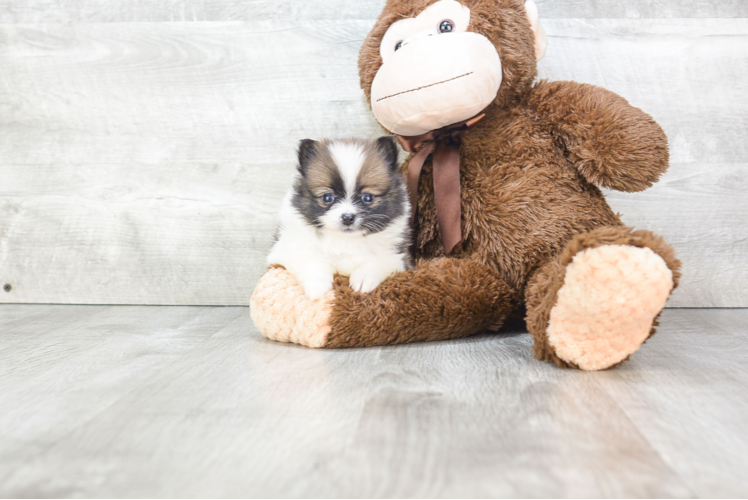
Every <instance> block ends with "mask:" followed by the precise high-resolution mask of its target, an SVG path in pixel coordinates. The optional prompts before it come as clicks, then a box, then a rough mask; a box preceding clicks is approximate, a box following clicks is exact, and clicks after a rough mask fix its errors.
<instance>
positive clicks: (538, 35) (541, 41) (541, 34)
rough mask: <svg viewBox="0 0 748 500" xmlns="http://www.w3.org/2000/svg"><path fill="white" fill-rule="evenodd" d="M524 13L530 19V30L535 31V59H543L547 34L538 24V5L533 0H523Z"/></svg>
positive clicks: (546, 45) (546, 44)
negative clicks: (525, 0) (524, 0)
mask: <svg viewBox="0 0 748 500" xmlns="http://www.w3.org/2000/svg"><path fill="white" fill-rule="evenodd" d="M525 13H526V14H527V18H528V19H529V20H530V26H532V31H533V32H534V33H535V59H536V60H537V61H540V60H541V59H543V56H544V55H545V49H546V48H547V47H548V35H546V34H545V30H544V29H543V26H542V25H541V24H540V16H539V15H538V6H537V5H535V2H533V0H527V2H525Z"/></svg>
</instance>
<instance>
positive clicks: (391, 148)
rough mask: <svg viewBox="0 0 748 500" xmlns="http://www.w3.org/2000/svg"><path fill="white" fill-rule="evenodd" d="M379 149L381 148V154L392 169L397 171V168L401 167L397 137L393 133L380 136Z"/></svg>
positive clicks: (378, 140)
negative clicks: (398, 158)
mask: <svg viewBox="0 0 748 500" xmlns="http://www.w3.org/2000/svg"><path fill="white" fill-rule="evenodd" d="M377 150H379V154H381V155H382V158H383V159H384V161H385V162H386V163H387V165H388V166H389V167H390V171H392V172H397V170H398V169H399V168H400V164H399V163H398V161H397V157H398V154H399V153H398V150H397V142H395V138H394V137H393V136H391V135H385V136H384V137H380V138H379V139H377Z"/></svg>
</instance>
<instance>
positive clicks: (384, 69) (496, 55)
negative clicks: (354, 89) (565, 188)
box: [360, 0, 536, 136]
mask: <svg viewBox="0 0 748 500" xmlns="http://www.w3.org/2000/svg"><path fill="white" fill-rule="evenodd" d="M403 3H404V2H403ZM481 4H487V2H481ZM497 4H498V2H496V3H495V4H493V5H496V7H493V8H494V9H496V10H497V11H498V10H499V7H498V5H497ZM390 5H391V2H388V7H385V10H387V9H388V8H394V7H389V6H390ZM489 5H490V4H489ZM533 7H534V5H533ZM476 8H477V9H478V10H479V12H478V15H477V18H478V19H477V20H473V21H472V23H471V9H470V8H469V7H468V6H467V5H463V4H462V3H460V2H458V1H456V0H438V1H437V2H435V3H431V4H430V5H428V6H427V7H426V8H425V9H423V10H421V11H420V12H418V13H417V14H416V15H415V16H413V17H405V18H402V17H404V16H402V13H395V12H391V13H390V14H391V15H394V16H396V19H397V20H395V21H394V22H392V23H391V24H389V25H388V26H378V27H375V29H374V30H373V32H372V34H370V37H369V39H367V44H365V46H364V48H362V57H361V60H360V67H361V70H362V85H364V90H365V91H366V90H368V89H367V88H366V84H367V83H369V82H370V85H371V87H370V93H369V92H367V94H369V95H370V98H371V105H372V110H373V111H374V115H375V116H376V118H377V120H379V122H380V123H381V124H382V125H383V126H384V127H385V128H386V129H388V130H390V131H392V132H394V133H396V134H399V135H405V136H412V135H419V134H423V133H426V132H428V131H430V130H435V129H439V128H441V127H444V126H447V125H451V124H454V123H458V122H460V121H463V120H467V119H469V118H472V117H473V116H475V115H477V114H479V113H480V112H481V111H482V110H484V109H485V108H486V107H487V106H489V105H490V104H491V103H492V102H494V101H495V100H496V97H497V94H498V93H499V90H500V87H501V83H502V80H503V79H504V78H503V77H502V58H501V55H500V53H501V51H500V47H499V44H501V42H502V39H501V37H504V36H505V34H504V33H503V32H498V33H481V32H480V31H481V28H482V27H483V28H486V29H484V30H483V31H486V30H487V29H494V25H499V26H500V25H501V24H502V23H500V22H498V17H497V18H496V19H495V20H493V19H492V20H490V21H487V16H486V13H485V12H483V10H485V8H486V7H485V6H483V7H481V6H480V5H478V6H476ZM519 8H520V9H521V8H522V4H521V3H520V4H519ZM481 9H482V10H481ZM523 11H524V10H523ZM535 12H536V11H535ZM397 14H400V15H399V16H398V15H397ZM500 14H504V15H506V14H505V13H501V12H499V13H497V15H500ZM490 17H494V16H490ZM522 17H524V16H522ZM488 19H490V18H488ZM528 19H529V21H530V23H528V22H527V21H528ZM381 21H382V20H380V23H381ZM523 23H525V25H527V28H531V27H533V26H532V18H531V15H530V14H528V15H527V17H525V18H524V19H523ZM504 24H507V23H504ZM528 24H529V25H528ZM483 25H486V26H483ZM385 28H386V31H384V32H383V34H381V33H382V30H383V29H385ZM533 28H534V27H533ZM377 31H379V34H375V33H377ZM502 31H503V30H502ZM515 31H516V30H515ZM527 31H528V32H529V31H530V30H529V29H528V30H527ZM510 32H511V30H510ZM491 35H494V36H491ZM379 40H381V42H380V43H379V47H378V49H379V54H378V55H379V56H380V57H379V58H377V59H378V60H377V61H374V60H373V57H372V56H373V54H371V55H368V54H366V51H367V50H372V49H374V47H373V46H371V44H372V42H375V41H379ZM507 42H508V43H509V46H510V47H511V46H512V43H513V41H512V40H507ZM530 43H532V39H531V40H530ZM367 45H369V47H368V48H367ZM530 51H532V46H530ZM531 57H532V56H531ZM510 59H511V58H510ZM532 59H533V60H532V63H533V65H532V72H533V74H532V75H531V77H530V81H531V80H532V78H534V62H535V61H534V57H533V58H532ZM376 63H380V66H379V68H378V70H376V74H375V76H374V77H373V81H372V80H369V81H368V82H367V81H366V75H367V74H370V70H369V68H366V67H365V65H366V64H376ZM515 72H516V68H512V67H510V68H509V69H508V71H507V68H504V72H503V73H504V75H507V74H509V75H513V73H515Z"/></svg>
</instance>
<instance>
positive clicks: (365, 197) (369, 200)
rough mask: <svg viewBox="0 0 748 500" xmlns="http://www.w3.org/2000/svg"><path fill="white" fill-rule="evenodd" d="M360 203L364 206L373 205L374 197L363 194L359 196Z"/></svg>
mask: <svg viewBox="0 0 748 500" xmlns="http://www.w3.org/2000/svg"><path fill="white" fill-rule="evenodd" d="M361 201H363V202H364V205H371V204H372V203H374V196H372V195H370V194H369V193H364V194H362V195H361Z"/></svg>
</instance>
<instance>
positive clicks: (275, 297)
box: [249, 268, 335, 347]
mask: <svg viewBox="0 0 748 500" xmlns="http://www.w3.org/2000/svg"><path fill="white" fill-rule="evenodd" d="M334 298H335V295H334V292H333V291H332V290H330V291H329V292H327V293H326V294H325V295H324V296H322V297H320V298H319V299H316V300H311V299H309V297H307V296H306V295H305V294H304V289H303V288H302V287H301V285H300V284H299V282H298V281H296V278H295V277H294V276H293V275H292V274H291V273H289V272H288V271H286V270H285V269H282V268H273V269H268V271H267V272H266V273H265V275H264V276H263V277H262V278H261V279H260V281H259V283H257V287H256V288H255V291H254V292H253V293H252V298H251V299H249V314H250V316H251V317H252V321H254V323H255V326H256V327H257V328H258V329H259V330H260V333H262V334H263V335H264V336H265V337H267V338H269V339H270V340H277V341H279V342H293V343H295V344H301V345H305V346H307V347H323V346H324V345H325V344H326V343H327V337H328V335H329V334H330V324H329V323H330V322H329V319H330V311H331V310H332V303H333V299H334Z"/></svg>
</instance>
